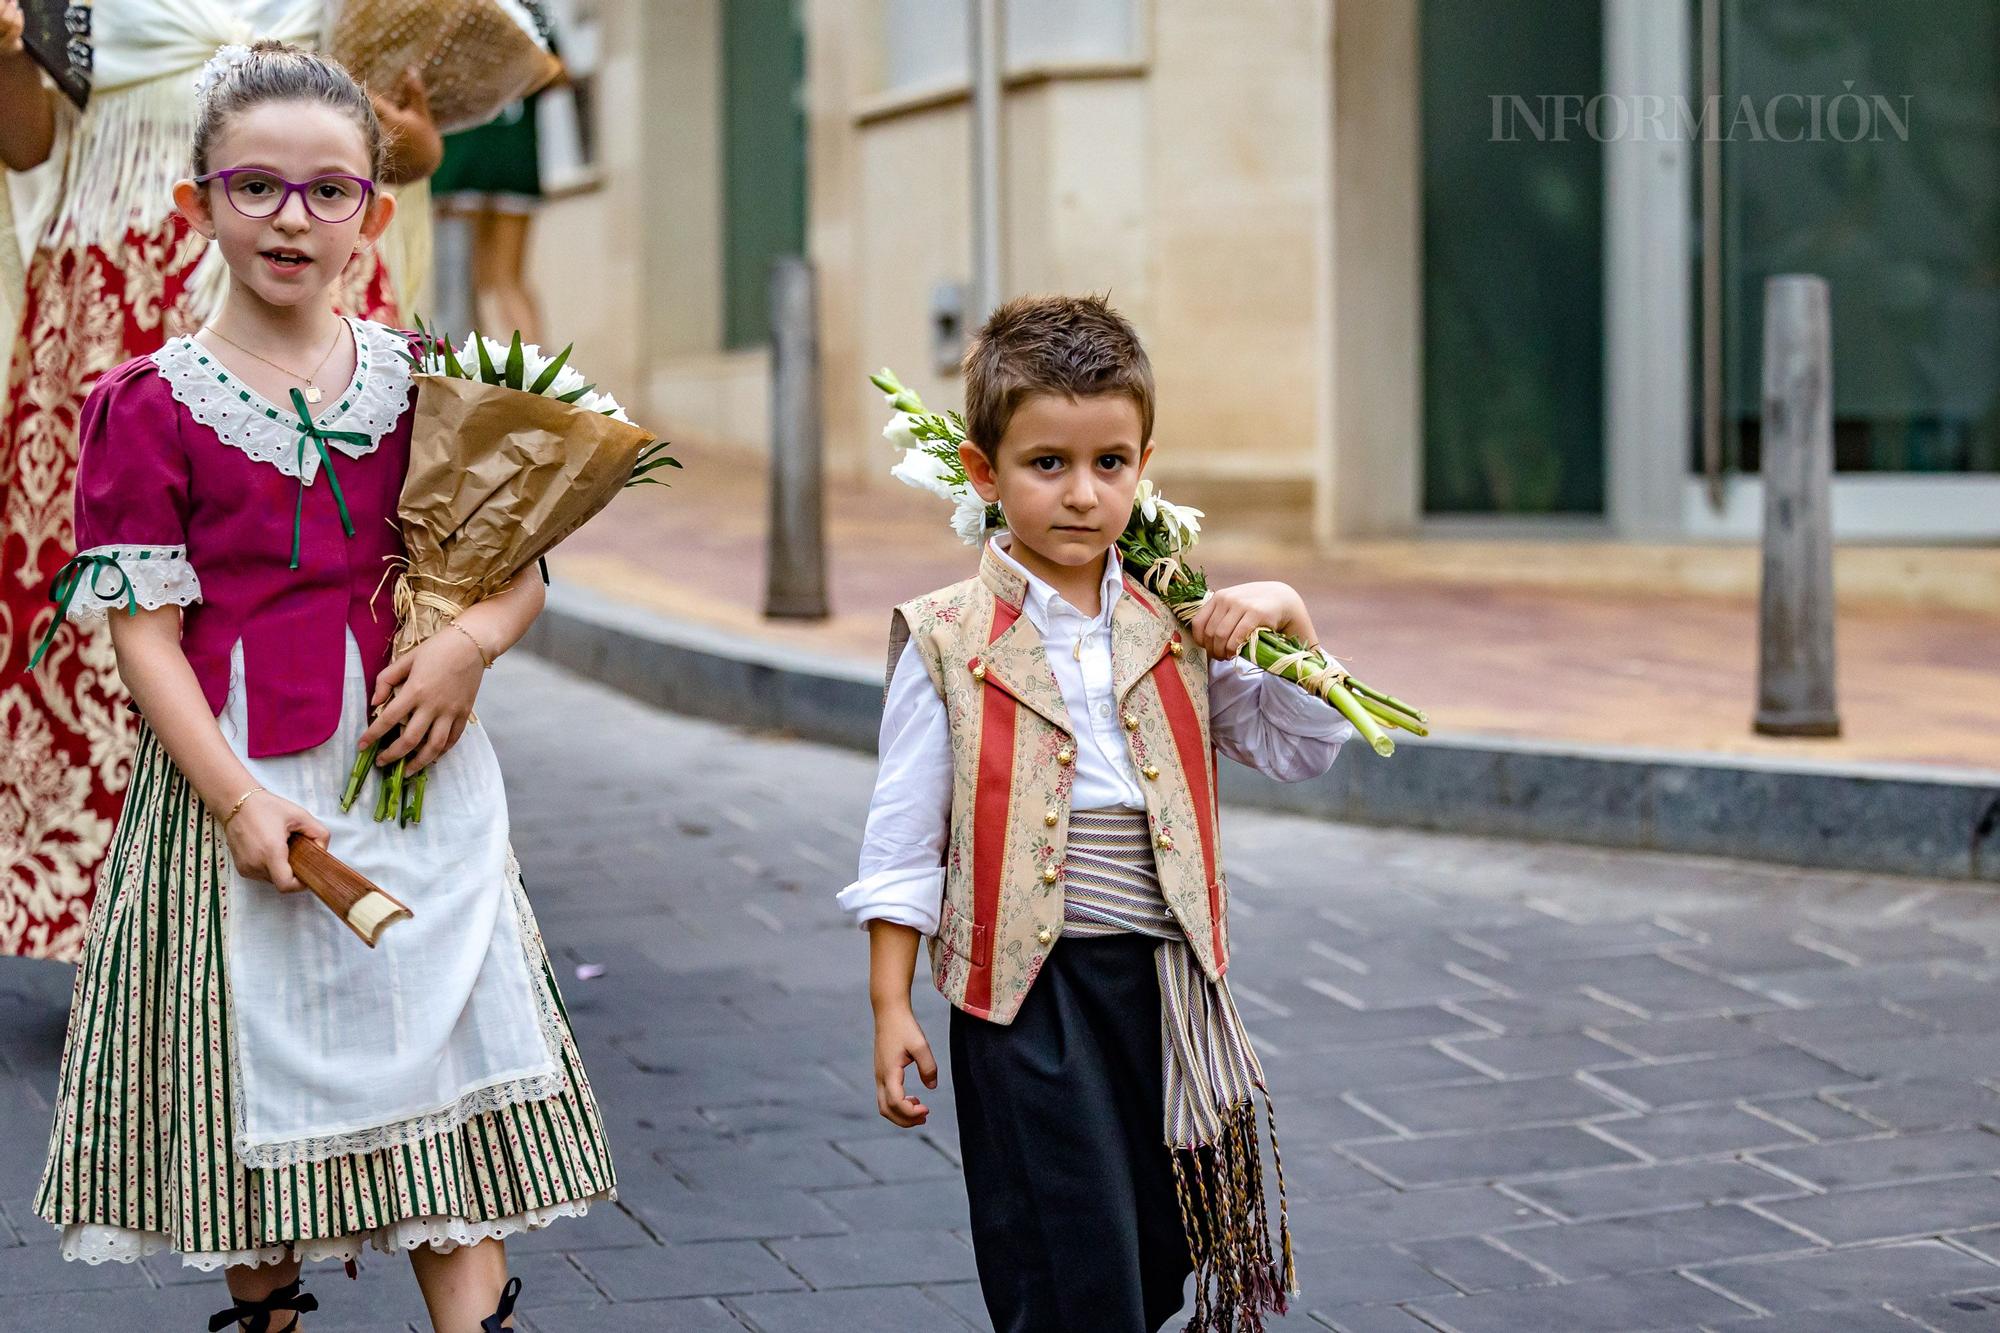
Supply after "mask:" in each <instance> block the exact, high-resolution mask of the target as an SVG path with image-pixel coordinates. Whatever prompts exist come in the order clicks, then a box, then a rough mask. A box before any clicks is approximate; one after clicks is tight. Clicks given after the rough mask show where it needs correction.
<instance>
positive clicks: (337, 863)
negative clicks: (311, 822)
mask: <svg viewBox="0 0 2000 1333" xmlns="http://www.w3.org/2000/svg"><path fill="white" fill-rule="evenodd" d="M290 856H291V862H292V873H293V874H294V875H297V876H298V877H299V880H300V882H301V883H303V884H304V885H305V886H306V887H307V888H308V889H311V890H312V892H313V896H314V897H315V898H318V899H319V900H320V901H321V902H323V903H325V904H326V905H327V906H328V907H329V908H331V909H332V910H333V914H334V915H335V916H337V917H339V918H340V919H341V920H342V921H345V922H346V923H347V927H348V929H350V930H352V931H353V932H354V933H355V934H357V935H359V936H360V937H361V939H362V941H363V942H364V943H366V944H367V946H368V947H369V948H371V949H372V948H374V947H375V941H376V940H378V939H380V938H381V937H382V932H383V931H384V930H387V929H388V928H389V927H390V926H391V925H392V924H394V923H395V922H398V921H401V920H404V919H405V918H407V917H409V916H410V915H411V912H410V909H409V908H407V907H405V906H403V904H401V903H399V902H397V901H396V900H395V899H394V898H392V897H391V896H389V894H388V893H387V892H386V891H384V890H383V889H381V888H378V887H377V886H376V885H375V884H374V883H372V882H371V881H370V880H369V879H368V878H367V876H365V875H363V874H362V873H361V872H360V871H358V870H356V869H355V868H354V867H353V866H350V865H348V864H347V863H346V862H345V861H342V860H340V859H339V858H337V857H335V856H334V855H333V854H332V853H331V852H329V851H327V850H326V848H324V847H322V846H320V845H319V844H318V843H316V842H314V841H313V840H312V839H310V838H308V837H306V835H305V834H303V833H294V834H293V835H292V839H291V843H290Z"/></svg>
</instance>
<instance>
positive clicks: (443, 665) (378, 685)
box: [358, 628, 486, 773]
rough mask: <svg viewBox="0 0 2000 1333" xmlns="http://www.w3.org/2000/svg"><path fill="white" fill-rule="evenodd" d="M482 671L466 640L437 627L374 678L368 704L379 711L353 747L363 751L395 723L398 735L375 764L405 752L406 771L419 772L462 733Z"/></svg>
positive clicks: (475, 651)
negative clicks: (401, 728) (400, 733)
mask: <svg viewBox="0 0 2000 1333" xmlns="http://www.w3.org/2000/svg"><path fill="white" fill-rule="evenodd" d="M485 674H486V663H485V661H484V659H483V658H482V656H481V654H480V651H479V649H478V648H477V647H475V646H474V644H473V641H472V640H471V638H469V637H468V636H467V635H465V634H461V633H459V632H458V631H457V630H455V629H449V628H447V629H442V630H439V631H438V632H437V633H436V634H433V635H432V636H431V637H430V638H428V639H425V640H424V641H423V642H422V643H420V644H418V645H417V646H416V647H415V648H413V649H411V650H410V651H409V652H407V653H404V654H403V655H402V656H401V657H399V658H397V659H396V660H395V661H393V662H391V663H389V665H388V666H386V667H384V668H382V674H381V675H379V676H377V677H376V678H375V697H374V698H373V699H371V700H370V701H369V705H370V706H371V707H375V708H381V709H382V711H381V712H380V713H379V714H377V715H376V718H375V720H374V721H373V722H371V723H369V724H368V730H366V731H364V732H362V733H361V741H360V744H359V747H358V748H360V749H362V750H366V749H367V748H368V747H369V746H371V745H373V744H374V743H375V742H376V741H377V740H379V739H381V738H382V737H383V736H386V735H388V734H389V732H390V730H391V729H392V728H394V727H395V726H396V724H397V723H399V722H400V723H402V725H403V734H402V735H400V736H398V737H397V738H396V740H395V743H394V744H391V745H385V746H383V747H382V753H381V754H379V755H377V756H376V759H375V762H376V764H377V766H381V765H384V764H393V763H395V762H396V761H397V760H398V759H401V758H402V757H403V756H405V755H409V756H410V763H409V767H408V769H407V770H406V771H407V772H409V773H417V772H421V771H422V770H423V769H425V768H426V767H428V766H430V765H431V764H434V763H436V762H437V761H438V760H439V759H441V758H443V757H444V753H445V751H447V750H449V749H451V747H452V746H454V745H456V744H458V738H459V737H460V736H462V735H464V734H465V725H466V723H467V722H469V721H471V720H472V705H473V701H474V700H476V699H477V698H478V697H479V682H480V680H481V678H482V677H484V676H485ZM385 702H386V704H387V707H383V705H384V703H385Z"/></svg>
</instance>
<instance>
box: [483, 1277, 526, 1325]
mask: <svg viewBox="0 0 2000 1333" xmlns="http://www.w3.org/2000/svg"><path fill="white" fill-rule="evenodd" d="M520 1294H521V1279H520V1278H517V1277H510V1278H508V1279H507V1285H506V1286H504V1287H502V1288H500V1308H499V1309H497V1310H495V1311H494V1312H493V1313H492V1314H490V1315H487V1316H486V1317H485V1318H484V1319H482V1320H480V1321H479V1333H507V1328H506V1324H507V1317H508V1316H509V1315H511V1314H513V1313H514V1301H515V1300H516V1299H517V1298H518V1297H519V1296H520Z"/></svg>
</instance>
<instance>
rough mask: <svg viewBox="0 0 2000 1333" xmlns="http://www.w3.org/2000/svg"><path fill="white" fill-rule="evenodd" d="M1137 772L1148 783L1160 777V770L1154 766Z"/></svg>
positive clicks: (1150, 765) (1151, 765)
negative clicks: (1141, 774)
mask: <svg viewBox="0 0 2000 1333" xmlns="http://www.w3.org/2000/svg"><path fill="white" fill-rule="evenodd" d="M1139 771H1140V772H1141V773H1144V774H1145V775H1146V778H1147V780H1148V781H1153V780H1156V779H1158V777H1159V776H1160V769H1159V766H1158V765H1156V764H1148V765H1146V766H1145V767H1144V768H1142V769H1140V770H1139Z"/></svg>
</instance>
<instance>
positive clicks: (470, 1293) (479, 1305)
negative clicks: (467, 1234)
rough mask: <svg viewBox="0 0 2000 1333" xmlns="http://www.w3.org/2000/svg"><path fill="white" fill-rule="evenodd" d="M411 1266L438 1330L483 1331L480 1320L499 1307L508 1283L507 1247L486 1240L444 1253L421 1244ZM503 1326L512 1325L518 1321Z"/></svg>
mask: <svg viewBox="0 0 2000 1333" xmlns="http://www.w3.org/2000/svg"><path fill="white" fill-rule="evenodd" d="M410 1267H411V1268H412V1269H414V1270H415V1271H416V1275H417V1286H418V1287H419V1288H420V1289H422V1291H423V1293H424V1308H425V1309H426V1310H428V1311H430V1316H431V1328H432V1329H433V1330H435V1333H480V1330H479V1321H480V1320H482V1319H484V1318H486V1316H488V1315H490V1314H492V1313H493V1311H494V1309H495V1308H496V1307H498V1305H499V1304H500V1289H501V1288H502V1287H505V1286H506V1285H507V1247H506V1245H505V1244H504V1243H503V1242H501V1241H497V1240H482V1241H480V1242H479V1243H478V1244H477V1245H461V1246H459V1247H458V1248H457V1249H455V1250H451V1251H449V1252H443V1253H441V1252H439V1251H437V1250H434V1249H431V1248H430V1247H429V1246H427V1245H419V1246H418V1247H417V1248H416V1249H414V1250H411V1251H410ZM502 1327H505V1328H512V1327H514V1321H513V1320H512V1319H511V1318H510V1319H508V1320H507V1322H506V1323H505V1324H504V1325H502Z"/></svg>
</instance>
